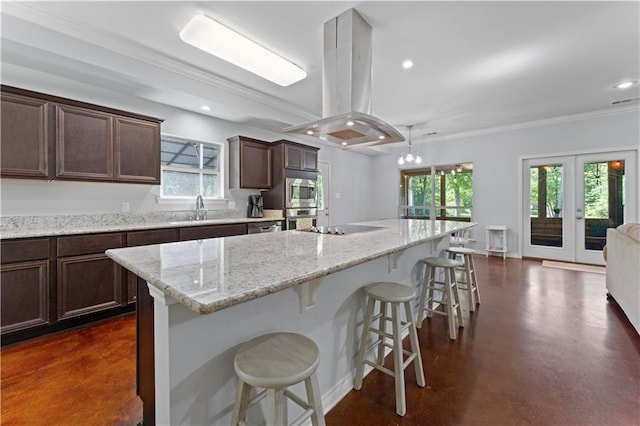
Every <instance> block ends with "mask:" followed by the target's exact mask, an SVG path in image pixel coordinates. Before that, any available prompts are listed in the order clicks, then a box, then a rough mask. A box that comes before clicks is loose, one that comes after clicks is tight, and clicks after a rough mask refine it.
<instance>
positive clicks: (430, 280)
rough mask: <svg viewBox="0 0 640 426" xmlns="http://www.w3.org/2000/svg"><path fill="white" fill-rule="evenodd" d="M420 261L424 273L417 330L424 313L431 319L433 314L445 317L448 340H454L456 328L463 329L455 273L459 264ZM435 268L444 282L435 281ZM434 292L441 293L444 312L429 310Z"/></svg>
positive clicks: (441, 258)
mask: <svg viewBox="0 0 640 426" xmlns="http://www.w3.org/2000/svg"><path fill="white" fill-rule="evenodd" d="M420 261H421V262H422V263H424V264H425V271H424V280H423V282H422V291H421V293H420V303H419V305H418V328H420V327H422V321H424V318H425V312H426V316H427V317H431V316H432V314H433V313H436V314H438V315H446V316H447V319H448V321H449V338H450V339H452V340H455V339H456V337H457V336H458V327H464V319H463V318H462V307H461V306H460V296H459V295H458V283H457V280H456V271H455V268H456V266H459V265H460V264H459V263H458V262H456V261H455V260H453V259H446V258H443V257H427V258H425V259H420ZM437 268H442V269H443V270H444V282H442V281H437V280H436V270H437ZM436 284H442V285H444V287H440V286H436ZM434 291H439V292H441V293H442V295H443V297H442V299H443V300H442V302H443V304H444V307H445V312H442V311H438V310H436V309H432V308H431V304H432V303H433V302H434V298H433V292H434ZM427 293H428V294H427Z"/></svg>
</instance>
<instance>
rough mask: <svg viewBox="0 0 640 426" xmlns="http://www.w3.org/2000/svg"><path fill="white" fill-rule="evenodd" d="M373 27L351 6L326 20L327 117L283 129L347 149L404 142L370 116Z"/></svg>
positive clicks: (324, 100) (324, 75)
mask: <svg viewBox="0 0 640 426" xmlns="http://www.w3.org/2000/svg"><path fill="white" fill-rule="evenodd" d="M371 41H372V37H371V26H370V25H369V24H368V23H367V21H365V20H364V18H363V17H362V16H360V14H359V13H358V12H357V11H356V10H355V9H349V10H347V11H345V12H343V13H342V14H340V15H339V16H337V17H336V18H333V19H331V20H329V21H327V22H325V24H324V59H323V62H322V117H323V118H322V119H321V120H318V121H312V122H310V123H305V124H300V125H296V126H292V127H288V128H286V129H284V132H287V133H300V134H304V135H308V136H314V137H317V138H320V139H324V140H327V141H330V142H334V143H338V144H340V145H342V146H343V147H345V148H350V147H355V146H359V147H360V146H372V145H382V144H388V143H395V142H402V141H404V136H402V134H401V133H400V132H399V131H397V130H396V129H395V128H394V127H393V126H391V125H389V124H387V123H385V122H384V121H382V120H380V119H379V118H376V117H373V116H372V115H371V62H372V58H371V56H372V55H371V51H372V48H371Z"/></svg>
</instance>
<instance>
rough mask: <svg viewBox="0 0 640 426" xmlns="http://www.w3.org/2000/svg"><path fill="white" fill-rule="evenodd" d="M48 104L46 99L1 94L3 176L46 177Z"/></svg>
mask: <svg viewBox="0 0 640 426" xmlns="http://www.w3.org/2000/svg"><path fill="white" fill-rule="evenodd" d="M48 108H49V107H48V104H47V102H46V101H42V100H39V99H31V98H27V97H23V96H16V95H11V94H7V93H3V94H2V106H1V107H0V109H1V111H2V121H1V122H2V126H0V131H1V139H2V143H1V144H0V150H1V152H0V174H1V175H2V176H6V177H36V178H45V179H46V178H48V177H49V148H50V145H49V144H50V141H49V127H48V124H49V123H48V122H49V120H48Z"/></svg>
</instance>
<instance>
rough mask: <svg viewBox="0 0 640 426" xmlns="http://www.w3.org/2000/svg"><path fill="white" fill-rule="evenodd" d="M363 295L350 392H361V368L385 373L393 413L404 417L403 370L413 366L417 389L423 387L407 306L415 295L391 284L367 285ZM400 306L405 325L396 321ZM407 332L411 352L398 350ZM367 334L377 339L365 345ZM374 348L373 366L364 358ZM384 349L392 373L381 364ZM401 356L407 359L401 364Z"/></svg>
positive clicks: (422, 374) (414, 333) (414, 329)
mask: <svg viewBox="0 0 640 426" xmlns="http://www.w3.org/2000/svg"><path fill="white" fill-rule="evenodd" d="M365 292H366V294H367V300H368V301H367V310H366V312H365V316H364V323H363V325H362V338H361V339H360V349H359V350H358V357H357V359H356V377H355V381H354V388H355V389H356V390H360V389H361V388H362V376H363V374H364V365H365V364H369V365H370V366H372V367H374V368H376V369H378V370H380V371H382V372H383V373H386V374H388V375H390V376H392V377H394V379H395V387H396V413H398V414H399V415H401V416H404V415H405V414H406V412H407V405H406V401H405V395H404V369H405V368H406V367H407V365H409V364H411V362H413V363H414V367H415V370H416V381H417V382H418V386H420V387H424V386H425V381H424V371H423V369H422V359H421V358H420V347H419V346H418V332H417V330H416V324H415V320H414V316H413V312H412V309H411V302H413V300H414V299H415V297H416V293H415V292H414V291H413V289H412V288H411V287H408V286H406V285H403V284H398V283H392V282H380V283H374V284H371V285H368V286H367V287H366V289H365ZM376 302H380V310H379V311H378V314H376V315H374V310H375V303H376ZM387 304H390V305H391V317H389V316H387V313H386V309H387ZM401 304H404V309H405V316H406V322H402V321H401V320H400V305H401ZM375 321H378V327H377V328H376V327H374V326H373V323H374V322H375ZM387 321H390V322H391V329H392V330H391V333H388V332H387V331H386V323H387ZM406 329H409V339H410V340H411V352H409V351H405V350H404V349H402V333H403V331H405V330H406ZM369 332H373V333H375V334H377V335H378V337H377V339H376V340H375V341H374V342H373V343H371V344H368V343H367V342H368V340H369ZM385 338H387V339H391V340H392V342H393V344H389V343H387V342H386V341H385ZM376 347H377V359H376V362H373V361H371V360H368V359H366V354H367V353H368V352H369V351H370V350H371V349H373V348H376ZM385 347H388V348H391V349H392V350H393V371H392V370H389V369H388V368H385V367H384V366H383V364H384V348H385ZM404 354H407V355H408V357H407V359H406V360H404Z"/></svg>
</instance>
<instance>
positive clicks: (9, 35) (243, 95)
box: [1, 1, 640, 143]
mask: <svg viewBox="0 0 640 426" xmlns="http://www.w3.org/2000/svg"><path fill="white" fill-rule="evenodd" d="M639 6H640V3H639V2H636V1H632V2H578V1H570V2H481V1H474V2H450V1H448V2H427V1H423V2H419V1H412V2H400V1H394V2H336V1H327V2H311V1H304V2H291V1H284V2H271V1H258V2H243V1H225V2H191V1H184V2H165V1H162V2H154V1H144V2H128V1H127V2H93V1H92V2H76V1H74V2H3V3H2V27H1V30H2V79H3V82H4V83H6V84H11V83H12V82H21V81H41V82H43V83H42V84H46V81H47V79H52V78H57V79H60V78H63V79H65V80H66V81H68V82H69V84H88V85H92V86H97V87H100V88H103V89H106V90H110V91H113V92H116V93H127V94H131V95H134V96H137V97H140V98H142V99H148V100H152V101H156V102H161V103H164V104H167V105H172V106H176V107H179V108H183V109H187V110H192V111H195V112H198V113H202V114H208V115H211V116H216V117H220V118H223V119H226V120H230V121H235V122H239V123H246V124H250V125H255V126H259V127H263V128H265V129H268V130H278V129H281V128H283V127H286V126H289V125H294V124H299V123H303V122H306V121H310V120H314V119H318V118H321V114H322V105H321V103H322V94H321V92H322V56H323V46H322V40H323V35H322V31H323V24H324V22H325V21H327V20H329V19H331V18H334V17H335V16H337V15H339V14H340V13H342V12H343V11H345V10H346V9H348V8H350V7H354V8H356V9H357V10H358V11H359V12H360V14H361V15H362V16H363V17H364V18H365V19H366V20H367V21H368V22H369V24H370V25H371V26H372V28H373V78H372V107H373V108H372V114H373V115H375V116H377V117H379V118H381V119H383V120H384V121H386V122H388V123H390V124H392V125H394V126H396V127H398V128H399V129H400V130H403V132H404V133H405V135H406V129H404V126H405V125H407V124H415V125H416V126H415V127H414V129H413V132H412V136H413V141H414V142H417V143H420V142H426V141H429V140H430V138H434V136H426V134H428V133H432V132H437V135H436V136H435V138H440V137H443V136H444V137H450V136H454V135H460V134H468V133H470V132H475V131H479V130H482V129H489V128H496V127H504V126H507V127H508V126H514V125H518V124H522V123H529V122H532V121H539V120H548V119H554V118H557V117H564V116H568V115H574V114H583V113H590V112H594V111H606V110H623V109H634V108H637V105H638V101H637V100H635V101H631V102H627V103H623V104H621V105H618V106H613V105H611V103H612V102H613V101H617V100H622V99H630V98H637V97H638V96H639V85H635V86H634V87H632V88H631V89H627V90H619V89H614V88H613V87H612V86H613V85H614V84H616V83H618V82H620V81H623V80H626V79H633V80H639V79H640V69H639V68H640V7H639ZM196 13H204V14H206V15H208V16H210V17H212V18H214V19H216V20H218V21H220V22H221V23H223V24H225V25H227V26H229V27H231V28H233V29H235V30H236V31H238V32H240V33H242V34H244V35H246V36H248V37H250V38H252V39H253V40H254V41H256V42H258V43H259V44H262V45H263V46H265V47H267V48H269V49H271V50H273V51H274V52H276V53H279V54H280V55H282V56H284V57H286V58H288V59H289V60H290V61H292V62H294V63H296V64H297V65H299V66H300V67H302V68H303V69H304V70H306V71H307V73H308V76H307V78H306V79H304V80H302V81H300V82H298V83H295V84H293V85H291V86H289V87H280V86H277V85H275V84H273V83H271V82H269V81H266V80H263V79H261V78H260V77H257V76H255V75H253V74H251V73H249V72H247V71H244V70H242V69H239V68H237V67H235V66H233V65H231V64H228V63H226V62H224V61H222V60H220V59H217V58H215V57H213V56H210V55H208V54H206V53H204V52H202V51H200V50H198V49H196V48H194V47H192V46H190V45H188V44H186V43H184V42H182V41H181V40H180V38H179V37H178V33H179V31H180V30H181V29H182V27H183V26H184V25H185V24H186V23H187V22H188V21H189V20H190V19H191V17H192V16H193V15H194V14H196ZM408 58H410V59H412V60H413V62H414V64H415V66H414V67H413V68H412V69H409V70H405V69H403V68H402V66H401V64H402V62H403V61H404V60H405V59H408ZM205 104H206V105H209V106H210V107H211V110H210V111H208V112H204V111H202V110H201V109H200V107H201V106H202V105H205Z"/></svg>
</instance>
